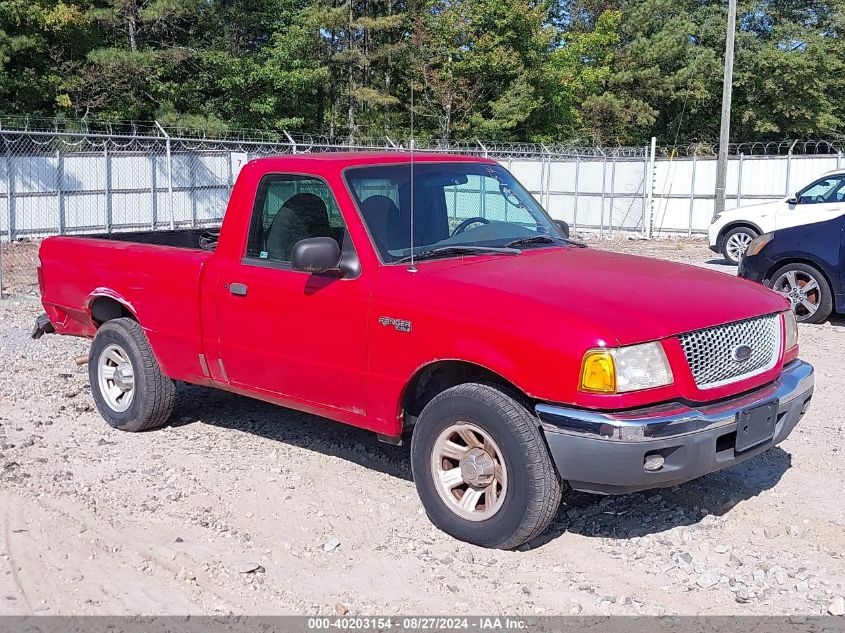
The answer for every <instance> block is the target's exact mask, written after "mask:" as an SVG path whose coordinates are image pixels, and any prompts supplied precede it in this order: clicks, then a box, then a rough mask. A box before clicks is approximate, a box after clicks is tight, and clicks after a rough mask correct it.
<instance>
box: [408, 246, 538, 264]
mask: <svg viewBox="0 0 845 633" xmlns="http://www.w3.org/2000/svg"><path fill="white" fill-rule="evenodd" d="M521 252H522V251H520V250H519V249H516V248H511V247H510V245H508V246H505V247H500V246H469V245H464V246H439V247H437V248H430V249H429V250H427V251H421V252H419V253H414V256H413V260H414V261H417V260H420V259H433V258H435V257H447V256H449V255H464V254H469V255H486V254H498V255H519V254H520V253H521ZM411 259H412V258H411V256H410V255H408V256H407V257H402V258H401V259H397V260H396V261H395V262H394V263H395V264H403V263H405V262H409V261H411Z"/></svg>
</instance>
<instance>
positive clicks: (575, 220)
mask: <svg viewBox="0 0 845 633" xmlns="http://www.w3.org/2000/svg"><path fill="white" fill-rule="evenodd" d="M580 172H581V157H580V156H576V157H575V204H574V205H573V207H574V208H573V211H572V228H573V229H575V228H578V178H579V174H580Z"/></svg>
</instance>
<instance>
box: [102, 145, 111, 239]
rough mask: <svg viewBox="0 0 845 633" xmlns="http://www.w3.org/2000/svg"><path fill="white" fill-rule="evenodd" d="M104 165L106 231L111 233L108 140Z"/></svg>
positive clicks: (104, 148) (105, 147)
mask: <svg viewBox="0 0 845 633" xmlns="http://www.w3.org/2000/svg"><path fill="white" fill-rule="evenodd" d="M103 167H104V169H105V177H106V185H105V186H106V233H111V225H112V199H111V161H110V160H109V146H108V141H105V142H104V143H103Z"/></svg>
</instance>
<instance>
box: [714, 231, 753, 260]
mask: <svg viewBox="0 0 845 633" xmlns="http://www.w3.org/2000/svg"><path fill="white" fill-rule="evenodd" d="M758 235H760V234H759V233H758V232H757V231H755V230H754V229H750V228H748V227H747V226H739V227H737V228H735V229H731V230H730V231H728V232H727V233H725V235H724V237H722V257H724V258H725V260H726V261H727V262H728V263H729V264H733V265H734V266H736V265H738V264H739V260H740V259H742V255H740V256H739V257H736V256H734V254H732V252H731V250H732V249H731V248H729V246H728V245H729V243H730V242H731V238H734V240H736V239H740V240H748V242H750V241H751V240H753V239H754V238H755V237H757V236H758ZM746 246H747V244H746ZM742 252H743V253H745V249H743V251H742Z"/></svg>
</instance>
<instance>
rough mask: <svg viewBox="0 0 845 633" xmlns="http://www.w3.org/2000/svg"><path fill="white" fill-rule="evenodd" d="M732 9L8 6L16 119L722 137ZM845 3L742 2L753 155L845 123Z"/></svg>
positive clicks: (630, 5)
mask: <svg viewBox="0 0 845 633" xmlns="http://www.w3.org/2000/svg"><path fill="white" fill-rule="evenodd" d="M725 10H726V7H725V6H724V4H723V2H721V1H719V0H0V113H3V114H29V115H34V116H46V117H66V118H83V117H85V118H87V117H91V118H94V117H96V118H98V119H110V120H115V121H121V120H129V119H136V120H149V119H153V118H156V119H159V120H161V121H163V122H165V123H171V124H187V125H193V126H199V127H203V128H206V129H210V130H216V129H224V128H239V127H248V128H259V129H269V128H287V129H291V130H302V131H308V132H323V133H326V134H329V135H332V136H338V137H339V136H347V135H351V136H357V137H362V136H376V135H382V134H389V135H394V136H396V137H399V138H402V137H405V136H406V135H407V134H408V132H409V127H410V119H411V116H410V114H411V107H410V103H411V96H412V95H411V93H412V92H413V97H414V115H415V116H414V118H415V126H416V133H417V134H418V135H430V136H433V137H438V138H449V139H456V138H463V139H474V138H482V139H503V140H505V139H509V140H531V141H543V142H545V141H563V140H571V139H578V140H580V141H582V142H595V143H602V144H615V143H625V144H628V143H645V142H647V140H648V138H649V137H651V136H652V135H655V136H658V137H659V139H660V141H661V142H663V143H672V142H675V141H677V142H691V141H712V140H714V139H715V138H716V136H717V133H718V126H719V112H720V109H719V106H720V99H721V80H722V64H723V59H722V55H723V49H724V41H725V32H724V28H725ZM843 29H845V0H740V11H739V22H738V33H737V52H736V63H735V78H734V109H733V115H732V116H733V121H732V124H733V138H734V140H750V139H755V140H756V139H767V138H778V139H780V138H784V137H808V136H813V135H817V136H829V135H835V134H839V133H841V132H842V130H843V121H845V98H843V97H845V72H843V71H845V67H844V66H845V36H843Z"/></svg>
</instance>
